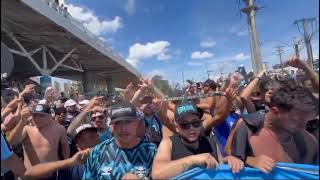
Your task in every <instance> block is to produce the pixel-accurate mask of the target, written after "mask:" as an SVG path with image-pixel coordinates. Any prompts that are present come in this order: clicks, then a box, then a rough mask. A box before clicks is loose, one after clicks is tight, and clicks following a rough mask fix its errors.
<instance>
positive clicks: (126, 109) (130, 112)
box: [111, 102, 141, 123]
mask: <svg viewBox="0 0 320 180" xmlns="http://www.w3.org/2000/svg"><path fill="white" fill-rule="evenodd" d="M140 119H141V116H140V115H139V113H138V112H137V109H136V107H135V106H133V105H132V104H130V103H126V102H122V103H119V104H116V105H114V106H112V108H111V123H114V122H117V121H128V120H140Z"/></svg>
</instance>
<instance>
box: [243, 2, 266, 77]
mask: <svg viewBox="0 0 320 180" xmlns="http://www.w3.org/2000/svg"><path fill="white" fill-rule="evenodd" d="M243 1H244V2H245V3H246V5H247V6H246V7H245V8H242V9H241V11H242V12H243V13H246V14H247V21H248V30H249V36H250V47H251V62H252V67H253V70H254V73H255V74H258V73H259V72H260V71H262V70H263V66H262V61H261V54H260V47H259V40H258V34H257V31H256V19H255V13H256V11H257V10H259V9H260V8H259V7H257V6H256V5H255V4H254V0H243Z"/></svg>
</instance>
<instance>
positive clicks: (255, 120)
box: [242, 111, 265, 132]
mask: <svg viewBox="0 0 320 180" xmlns="http://www.w3.org/2000/svg"><path fill="white" fill-rule="evenodd" d="M264 117H265V113H263V112H261V111H257V112H254V113H250V114H246V115H243V117H242V119H243V121H244V122H245V123H246V124H247V125H248V126H249V127H250V129H252V130H253V131H254V132H255V131H257V130H258V129H260V128H261V127H262V125H263V122H264Z"/></svg>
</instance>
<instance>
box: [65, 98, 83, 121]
mask: <svg viewBox="0 0 320 180" xmlns="http://www.w3.org/2000/svg"><path fill="white" fill-rule="evenodd" d="M64 107H65V108H66V109H67V119H66V120H67V122H68V124H70V123H71V122H72V121H73V119H74V118H75V117H76V116H77V115H78V114H79V111H78V109H77V103H76V102H75V101H74V100H73V99H69V100H68V101H66V102H65V103H64Z"/></svg>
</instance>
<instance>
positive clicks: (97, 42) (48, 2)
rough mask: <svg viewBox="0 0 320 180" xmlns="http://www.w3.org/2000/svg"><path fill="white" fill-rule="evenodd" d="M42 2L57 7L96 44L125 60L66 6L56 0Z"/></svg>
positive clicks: (43, 0) (115, 56)
mask: <svg viewBox="0 0 320 180" xmlns="http://www.w3.org/2000/svg"><path fill="white" fill-rule="evenodd" d="M42 2H43V3H46V4H47V5H48V6H49V7H51V8H53V9H55V10H56V11H57V12H58V13H60V14H61V15H62V16H64V17H66V18H67V19H69V20H70V22H71V23H72V24H73V25H75V26H77V27H78V28H79V29H81V30H82V31H83V32H85V33H86V34H87V35H88V36H89V37H90V38H92V39H93V40H94V41H95V42H96V43H95V45H97V46H100V47H102V48H104V49H106V50H107V51H108V52H109V53H110V54H111V55H112V56H113V57H114V58H117V59H119V60H124V58H123V57H121V56H120V55H118V54H117V53H115V52H114V51H113V49H112V48H110V47H109V46H108V45H107V44H106V42H104V41H102V40H101V39H100V38H99V37H98V36H97V35H95V34H93V33H92V32H91V31H90V30H89V29H88V28H87V27H85V26H84V25H83V24H82V23H81V22H80V21H78V20H77V19H75V18H74V17H72V15H71V14H70V13H69V12H68V10H67V9H66V7H61V6H59V5H58V4H57V3H56V2H55V1H54V0H42Z"/></svg>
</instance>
